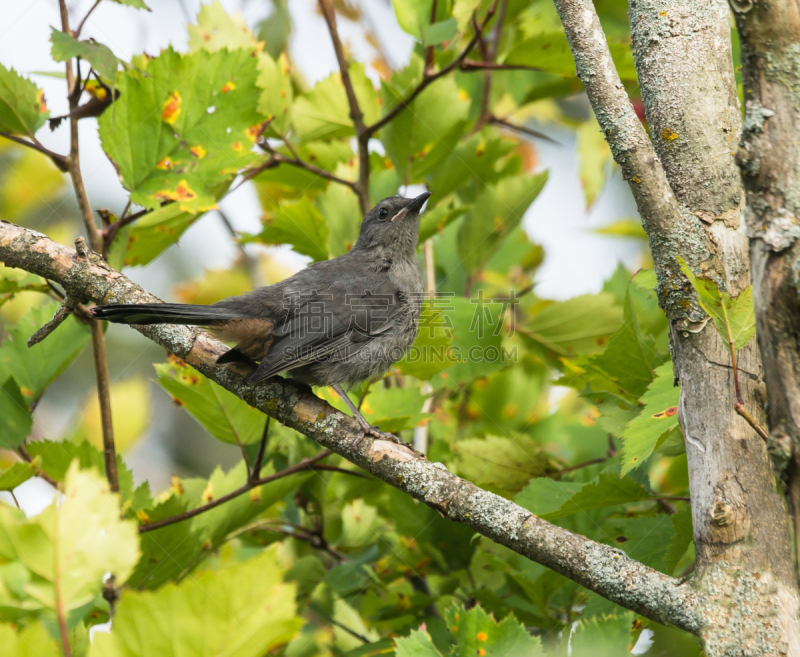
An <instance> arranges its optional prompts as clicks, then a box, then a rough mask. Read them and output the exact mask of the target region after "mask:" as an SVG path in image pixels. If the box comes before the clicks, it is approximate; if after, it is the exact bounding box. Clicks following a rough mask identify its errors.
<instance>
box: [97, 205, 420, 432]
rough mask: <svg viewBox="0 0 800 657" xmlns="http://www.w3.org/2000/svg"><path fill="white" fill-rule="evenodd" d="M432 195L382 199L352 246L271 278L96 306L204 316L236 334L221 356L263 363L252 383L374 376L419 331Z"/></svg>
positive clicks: (128, 313)
mask: <svg viewBox="0 0 800 657" xmlns="http://www.w3.org/2000/svg"><path fill="white" fill-rule="evenodd" d="M429 196H430V194H429V193H425V194H422V195H420V196H418V197H416V198H415V199H406V198H402V197H399V196H394V197H390V198H386V199H383V200H382V201H381V202H380V203H378V204H377V205H376V206H375V207H374V208H372V210H370V211H369V213H367V216H366V217H365V218H364V221H363V222H362V224H361V232H360V234H359V237H358V241H357V242H356V244H355V246H354V247H353V248H352V250H351V251H350V252H349V253H347V254H345V255H343V256H340V257H338V258H334V259H333V260H327V261H323V262H317V263H314V264H312V265H310V266H309V267H307V268H306V269H304V270H302V271H300V272H298V273H296V274H295V275H294V276H291V277H290V278H287V279H286V280H283V281H281V282H279V283H276V284H275V285H270V286H267V287H260V288H257V289H255V290H253V291H252V292H248V293H247V294H243V295H240V296H235V297H229V298H227V299H223V300H222V301H219V302H217V303H215V304H212V305H210V306H201V305H191V304H189V305H183V304H138V305H133V306H131V305H110V306H99V307H97V308H95V309H94V311H93V312H94V316H95V317H98V318H102V319H107V320H108V321H110V322H117V323H124V324H197V325H203V326H207V327H208V328H209V330H210V331H211V332H212V333H214V334H215V335H217V336H218V337H220V338H222V339H223V340H226V341H229V342H235V343H236V347H234V348H233V349H231V350H230V351H228V352H226V353H225V354H223V355H222V356H221V357H220V358H219V360H218V361H217V362H219V363H226V362H233V361H237V360H252V361H257V362H258V363H259V365H258V368H257V370H256V371H255V372H254V373H253V374H252V375H251V376H250V378H249V380H248V381H249V382H250V383H258V382H260V381H263V380H265V379H267V378H269V377H271V376H273V375H275V374H278V373H281V372H287V373H288V374H289V376H291V377H292V378H295V379H299V380H301V381H303V382H305V383H307V384H309V385H313V386H328V385H330V386H334V387H336V388H337V389H340V387H341V386H342V385H344V386H345V387H349V386H351V385H353V384H354V383H356V382H359V381H362V380H365V379H374V378H376V377H378V376H380V375H381V374H383V373H384V372H385V371H386V370H387V369H388V368H389V367H390V366H391V365H392V363H394V362H396V361H397V360H399V359H400V358H401V357H402V356H403V354H404V353H405V352H406V350H407V349H408V348H409V347H410V346H411V344H412V343H413V342H414V339H415V337H416V335H417V329H418V323H419V315H420V308H421V302H422V295H423V285H422V277H421V276H420V272H419V268H418V267H417V262H416V255H415V253H416V246H417V240H418V232H419V211H420V209H421V207H422V205H423V204H424V203H425V201H426V200H427V198H428V197H429ZM346 401H348V402H349V399H347V400H346ZM360 420H363V418H360Z"/></svg>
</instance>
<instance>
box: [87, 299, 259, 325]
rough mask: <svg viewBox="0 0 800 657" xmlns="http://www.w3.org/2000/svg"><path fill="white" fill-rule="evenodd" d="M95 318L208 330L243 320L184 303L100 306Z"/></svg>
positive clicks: (227, 312) (222, 311)
mask: <svg viewBox="0 0 800 657" xmlns="http://www.w3.org/2000/svg"><path fill="white" fill-rule="evenodd" d="M92 314H93V315H94V317H96V318H98V319H106V320H108V321H109V322H113V323H115V324H196V325H198V326H207V325H208V324H213V323H215V322H220V321H226V320H231V319H244V318H245V316H244V315H243V314H242V313H237V312H235V311H232V310H229V309H228V308H219V307H215V306H200V305H194V304H183V303H139V304H131V305H111V306H97V307H96V308H92Z"/></svg>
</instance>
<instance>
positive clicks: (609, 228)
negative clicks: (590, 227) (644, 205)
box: [593, 219, 647, 240]
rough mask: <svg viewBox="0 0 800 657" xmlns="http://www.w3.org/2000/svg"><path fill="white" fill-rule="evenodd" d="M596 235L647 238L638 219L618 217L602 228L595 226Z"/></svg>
mask: <svg viewBox="0 0 800 657" xmlns="http://www.w3.org/2000/svg"><path fill="white" fill-rule="evenodd" d="M593 232H595V233H597V234H598V235H609V236H610V237H634V238H636V239H640V240H646V239H647V233H645V232H644V228H642V222H641V221H640V220H639V219H618V220H617V221H613V222H611V223H610V224H608V225H606V226H603V227H602V228H595V229H594V231H593Z"/></svg>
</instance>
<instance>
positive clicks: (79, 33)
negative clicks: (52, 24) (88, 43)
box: [72, 0, 102, 39]
mask: <svg viewBox="0 0 800 657" xmlns="http://www.w3.org/2000/svg"><path fill="white" fill-rule="evenodd" d="M101 2H102V0H97V1H96V2H95V3H94V4H93V5H92V6H91V8H90V9H89V11H87V12H86V16H84V17H83V18H82V19H81V22H80V23H78V27H76V28H75V31H74V32H73V33H72V36H73V37H75V38H76V39H77V38H78V37H80V35H81V30H82V29H83V24H84V23H85V22H86V19H88V18H89V16H91V15H92V12H93V11H94V10H95V9H97V5H99V4H100V3H101Z"/></svg>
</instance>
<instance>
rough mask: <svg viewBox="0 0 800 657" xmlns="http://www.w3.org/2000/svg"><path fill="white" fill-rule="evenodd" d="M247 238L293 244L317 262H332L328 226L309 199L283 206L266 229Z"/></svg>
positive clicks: (270, 218) (265, 220) (270, 219)
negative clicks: (330, 260)
mask: <svg viewBox="0 0 800 657" xmlns="http://www.w3.org/2000/svg"><path fill="white" fill-rule="evenodd" d="M356 216H358V215H356ZM246 239H247V240H248V241H258V242H261V243H262V244H291V245H292V248H293V249H294V250H295V251H297V252H298V253H301V254H303V255H307V256H310V257H311V258H313V259H314V260H315V261H320V260H327V259H328V247H327V242H328V225H327V223H326V222H325V217H323V216H322V215H321V214H320V212H319V210H317V208H315V207H314V206H313V205H312V204H311V201H309V200H308V197H307V196H303V197H302V198H301V199H300V200H299V201H297V202H295V203H282V204H281V205H280V206H279V207H278V209H277V210H275V211H274V212H273V213H271V214H269V215H267V216H266V217H265V219H264V228H263V230H262V231H261V232H260V233H259V234H258V235H256V236H248V237H247V238H246Z"/></svg>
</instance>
